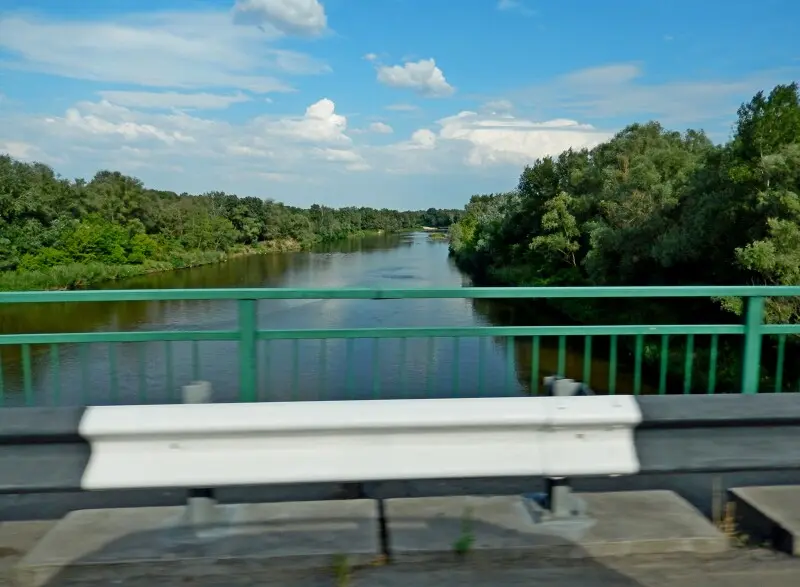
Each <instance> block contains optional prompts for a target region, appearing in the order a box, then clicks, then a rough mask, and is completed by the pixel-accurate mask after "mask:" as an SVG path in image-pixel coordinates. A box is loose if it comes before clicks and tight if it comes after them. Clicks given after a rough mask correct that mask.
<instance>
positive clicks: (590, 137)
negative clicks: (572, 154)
mask: <svg viewBox="0 0 800 587" xmlns="http://www.w3.org/2000/svg"><path fill="white" fill-rule="evenodd" d="M439 125H440V126H441V130H440V131H439V138H440V139H442V140H449V141H463V142H464V143H466V144H467V145H468V146H469V151H468V154H467V158H466V162H467V163H468V164H469V165H476V166H477V165H491V164H496V163H502V164H516V165H524V164H526V163H530V162H531V161H533V160H534V159H536V158H539V157H544V156H547V155H556V154H558V153H561V152H562V151H566V150H567V149H569V148H570V147H571V148H576V149H580V148H583V147H594V146H595V145H597V144H599V143H601V142H602V141H604V140H607V139H608V138H609V137H610V136H611V134H610V133H607V132H601V131H598V130H597V129H596V128H594V127H593V126H592V125H589V124H580V123H578V122H576V121H574V120H566V119H556V120H549V121H546V122H533V121H530V120H523V119H516V118H512V117H510V116H506V117H503V118H483V117H481V116H480V115H478V114H477V113H476V112H460V113H459V114H457V115H455V116H450V117H447V118H443V119H441V120H439Z"/></svg>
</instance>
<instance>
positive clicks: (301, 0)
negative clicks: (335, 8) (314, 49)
mask: <svg viewBox="0 0 800 587" xmlns="http://www.w3.org/2000/svg"><path fill="white" fill-rule="evenodd" d="M233 14H234V21H235V22H237V23H240V24H256V25H262V26H263V25H265V24H267V25H271V26H272V27H274V28H275V29H277V30H278V31H280V32H282V33H284V34H287V35H300V36H313V35H319V34H320V33H322V32H324V31H325V29H326V28H327V27H328V18H327V16H326V15H325V8H324V7H323V6H322V4H320V3H319V1H318V0H237V2H236V4H235V5H234V7H233Z"/></svg>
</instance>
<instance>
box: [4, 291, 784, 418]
mask: <svg viewBox="0 0 800 587" xmlns="http://www.w3.org/2000/svg"><path fill="white" fill-rule="evenodd" d="M795 296H800V287H795V286H681V287H541V288H536V287H520V288H500V287H490V288H481V287H478V288H420V289H383V288H342V289H330V288H328V289H321V288H317V289H285V288H274V289H196V290H178V289H176V290H118V291H116V290H114V291H112V290H91V291H61V292H8V293H0V309H4V308H5V309H9V308H10V309H11V310H13V311H22V312H24V311H27V310H26V308H27V306H25V304H53V303H59V304H60V303H78V304H80V303H90V302H106V303H123V302H203V301H205V302H209V301H210V302H224V301H230V302H234V303H236V304H237V311H236V324H235V328H226V329H213V330H211V329H209V330H205V329H191V330H189V329H186V330H183V329H170V330H136V329H129V330H125V329H115V330H112V331H88V332H3V333H1V334H0V358H1V359H2V360H0V401H6V399H7V398H13V400H14V401H6V404H9V403H10V404H14V405H18V404H23V405H36V404H38V403H42V402H40V401H38V400H37V398H38V397H39V396H40V395H42V394H43V393H45V392H43V391H42V389H43V388H49V389H50V391H49V392H47V393H48V397H47V399H46V400H42V401H44V403H50V404H60V403H61V402H60V400H61V397H62V395H63V394H62V391H63V388H64V385H62V383H63V381H62V380H63V379H64V369H65V366H66V365H73V366H74V364H75V363H76V362H77V363H80V366H79V368H78V367H73V368H72V375H73V376H74V377H73V379H75V380H76V381H77V383H73V385H72V388H77V387H80V388H81V390H82V391H81V393H80V394H79V395H81V397H80V398H77V399H75V398H73V400H72V403H96V402H97V400H96V398H89V397H88V395H87V394H88V393H89V391H90V390H95V389H97V388H98V387H100V388H105V389H107V390H108V401H110V402H111V403H120V402H122V403H132V402H133V396H132V395H131V393H132V392H131V393H128V392H126V391H125V390H133V389H134V388H136V389H137V390H138V400H139V402H143V403H147V401H148V399H149V400H155V401H162V402H163V401H165V400H166V401H172V400H173V399H175V398H174V397H172V395H173V394H174V392H175V390H176V389H177V387H178V386H179V385H180V384H182V383H185V382H186V381H185V380H187V379H195V380H196V379H199V378H200V376H201V370H202V368H203V367H207V366H208V360H207V359H205V358H204V357H203V356H201V350H200V346H201V345H200V343H211V344H218V345H219V344H223V345H224V344H226V343H236V344H237V346H238V349H237V351H236V357H235V361H236V366H237V367H236V369H235V371H236V375H237V376H238V383H236V384H234V385H235V387H236V392H237V393H238V397H230V396H229V397H227V398H225V399H226V400H233V399H239V400H242V401H257V400H262V399H298V398H299V397H300V396H302V395H303V393H305V392H304V391H303V390H302V389H301V388H302V387H303V386H306V387H308V386H309V385H310V383H309V382H308V380H309V376H308V373H311V372H313V373H315V377H316V379H317V380H318V387H319V390H318V391H317V395H316V396H315V397H313V398H311V399H322V398H321V397H320V396H321V395H322V394H324V393H325V390H326V389H327V390H328V391H330V389H331V387H332V386H333V387H335V386H336V385H338V384H335V385H334V384H333V383H332V380H333V379H335V378H334V377H332V376H331V375H330V374H329V373H328V371H329V370H331V369H339V371H340V372H341V373H340V374H342V375H344V377H343V378H344V379H345V380H346V393H345V392H341V390H340V392H337V393H339V396H338V397H339V399H341V398H342V397H341V396H342V395H343V396H344V397H347V398H356V397H361V398H364V397H371V398H379V397H384V396H385V395H387V394H388V395H389V396H390V397H391V396H394V397H396V396H399V397H403V396H404V394H405V395H407V394H409V393H411V394H412V395H413V393H417V392H418V391H419V390H416V389H414V390H410V386H420V385H424V388H425V393H427V394H433V395H435V393H436V390H435V389H433V388H434V387H437V386H438V387H439V388H440V389H439V390H438V391H439V393H446V394H448V395H451V396H459V395H460V394H472V395H478V396H480V395H485V394H490V395H497V394H501V395H503V394H504V395H516V394H519V393H532V394H536V393H538V392H539V391H540V385H539V381H540V380H541V376H542V375H543V374H544V373H546V372H557V373H560V374H566V375H568V376H571V377H574V378H577V379H581V380H583V381H585V382H587V383H590V384H592V385H594V386H595V387H598V386H600V387H601V388H602V389H601V391H604V392H607V393H609V394H615V393H621V392H631V393H634V394H640V393H657V394H666V393H673V392H676V391H677V392H679V393H694V392H697V391H698V390H699V391H704V392H707V393H715V392H718V391H726V392H742V393H746V394H752V393H757V392H758V391H764V390H765V389H766V386H769V387H770V388H772V389H773V390H774V391H776V392H780V391H786V390H785V389H784V388H785V387H786V385H785V383H786V381H785V376H784V375H785V374H784V372H785V366H786V365H785V364H786V353H787V351H786V347H787V339H788V337H789V336H790V335H797V334H800V324H766V323H765V321H764V304H765V300H766V299H767V298H775V297H795ZM601 298H602V299H614V298H619V299H631V298H640V299H656V298H673V299H674V298H743V299H744V300H745V304H744V308H745V315H744V317H743V318H744V319H743V320H742V322H741V323H740V324H691V325H687V324H657V325H644V324H623V325H586V326H581V325H549V326H548V325H545V326H470V327H462V326H456V327H454V326H445V327H432V326H431V327H429V326H425V327H386V328H376V327H364V328H311V329H308V328H306V329H303V328H298V329H287V328H264V327H263V325H260V324H259V322H258V302H260V301H269V300H420V299H431V300H437V299H438V300H446V299H472V300H479V299H507V300H544V299H550V300H552V299H562V300H568V299H583V300H586V299H601ZM597 337H604V338H603V339H601V340H600V343H598V344H593V342H594V341H595V339H596V338H597ZM671 337H673V338H674V337H680V340H679V342H678V344H677V345H675V343H674V340H672V339H671ZM766 337H774V340H775V344H774V345H772V346H771V347H770V350H771V352H772V356H773V358H774V361H775V368H774V371H773V374H771V375H770V378H769V380H768V381H766V380H764V377H763V376H764V374H765V371H766V370H765V369H764V368H763V365H762V359H763V356H762V355H763V349H762V347H763V341H764V340H765V338H766ZM706 338H707V339H708V346H707V347H705V346H703V348H701V344H700V343H701V342H704V341H705V339H706ZM387 339H393V341H394V342H396V343H397V348H396V349H395V348H394V347H392V348H391V349H390V351H391V352H387V351H386V349H387V346H388V343H389V341H387ZM416 339H426V340H427V343H426V345H427V346H426V347H425V348H419V349H417V348H416V347H414V348H412V345H414V344H417V343H418V342H419V341H417V340H416ZM442 339H444V343H443V342H442ZM492 339H495V340H502V339H504V340H505V345H503V344H500V345H499V346H498V349H499V350H498V351H497V352H496V353H495V354H494V355H492V353H491V351H490V350H487V349H486V345H485V344H484V343H485V341H487V340H492ZM728 339H731V340H728ZM737 339H738V340H740V341H741V342H742V344H743V350H742V351H741V353H738V354H737V355H736V356H735V360H736V361H737V365H738V366H737V370H738V373H739V374H740V377H737V379H738V383H736V384H734V387H730V385H731V384H730V383H725V388H724V389H722V390H720V389H718V386H719V385H718V380H719V379H720V375H719V373H720V370H721V369H722V371H724V370H725V369H726V368H727V369H728V371H730V366H729V365H728V364H723V363H725V362H726V361H728V362H729V361H730V357H731V356H732V355H731V354H730V348H732V347H731V344H728V343H732V342H733V341H735V340H737ZM470 340H471V341H472V342H469V341H470ZM284 341H285V342H287V343H289V344H290V345H291V348H290V349H288V352H284V351H283V350H281V349H278V348H277V347H278V346H280V344H279V343H282V342H284ZM307 341H319V347H318V350H317V356H316V358H314V359H312V361H306V360H302V359H301V354H306V355H308V353H309V352H311V348H310V347H306V346H303V345H304V344H305V342H307ZM337 341H338V342H341V343H342V344H343V345H344V349H343V355H344V357H343V359H344V360H341V353H339V354H337V353H338V351H336V349H334V348H332V347H334V346H335V344H334V343H336V342H337ZM369 341H371V342H369ZM382 341H385V344H386V345H387V346H384V345H383V344H382ZM327 342H330V345H327V344H326V343H327ZM364 342H367V343H369V344H368V345H367V346H364V345H363V344H360V345H357V344H356V343H364ZM468 342H469V344H468ZM154 343H158V344H161V343H163V344H164V346H163V359H162V360H161V361H160V363H159V367H158V369H159V370H163V371H164V377H163V381H164V394H166V397H160V398H156V397H155V395H158V394H155V393H153V392H152V390H151V389H150V388H151V387H153V385H154V381H153V375H152V372H153V371H154V368H153V367H152V353H153V349H152V345H153V344H154ZM173 343H175V345H173ZM182 343H188V344H189V345H190V349H189V350H188V352H187V353H185V354H186V355H187V356H186V357H185V358H184V359H180V361H181V365H183V366H185V367H186V368H185V369H183V372H182V373H179V374H178V375H176V374H175V362H176V358H175V353H176V349H177V348H178V347H179V346H180V345H181V344H182ZM301 343H303V345H301ZM629 343H631V344H629ZM671 343H672V346H671ZM98 344H100V345H107V348H106V350H105V351H104V352H105V356H104V365H105V366H104V367H103V369H100V368H99V365H100V363H99V362H98V363H94V364H93V365H94V367H89V366H88V361H89V358H88V351H87V350H86V347H88V346H90V345H94V346H96V345H98ZM127 344H134V345H137V349H136V351H135V352H134V353H129V352H127V351H128V349H127V347H126V350H125V352H123V353H120V352H119V348H118V345H127ZM437 344H439V345H440V346H441V344H444V346H445V348H449V351H450V352H449V356H448V357H446V358H445V357H444V356H443V355H442V353H440V352H439V351H438V350H437V349H436V345H437ZM62 345H65V346H68V345H75V346H76V348H77V350H76V351H75V352H72V350H70V353H66V354H65V351H64V350H63V348H62ZM147 345H150V346H147ZM548 345H549V346H548ZM726 345H727V346H726ZM215 348H219V349H221V348H222V347H215ZM12 349H13V350H12ZM676 349H677V352H676ZM73 350H74V349H73ZM412 351H414V352H412ZM416 351H419V352H416ZM598 351H603V352H604V353H607V354H606V355H605V357H604V358H602V359H598ZM723 351H726V352H727V353H728V354H724V353H723ZM498 353H499V355H501V356H500V357H499V358H498V357H497V356H495V355H497V354H498ZM412 354H413V355H414V357H412V356H411V355H412ZM424 354H427V365H425V366H424V369H425V370H426V374H425V375H424V377H422V376H421V375H419V373H418V372H419V371H420V368H419V365H418V364H417V363H418V362H419V357H420V356H421V355H424ZM76 355H77V356H76ZM148 355H150V356H148ZM654 356H657V359H654V358H653V357H654ZM131 357H132V358H133V359H134V361H133V362H135V363H136V365H135V367H136V373H135V374H133V375H131V377H128V378H127V379H126V381H125V382H124V385H123V386H122V387H125V389H124V390H121V383H120V376H119V374H118V368H119V364H120V363H121V362H125V363H126V364H129V363H131V361H130V359H131ZM210 358H211V359H213V360H214V361H218V362H222V361H225V362H227V363H230V361H231V356H230V354H229V351H227V350H224V351H223V350H219V351H218V352H216V353H215V354H213V355H212V356H210ZM306 358H307V357H306ZM356 361H358V362H359V363H364V364H370V365H371V369H372V375H371V376H366V377H360V378H359V377H357V376H356V374H354V373H353V371H354V369H355V367H354V363H355V362H356ZM414 361H417V363H413V362H414ZM492 361H493V362H492ZM598 361H599V362H598ZM412 363H413V364H412ZM738 363H740V365H739V364H738ZM342 365H344V369H340V367H341V366H342ZM443 366H444V369H443ZM162 367H163V369H162ZM411 367H413V369H412V368H411ZM287 369H289V370H291V372H290V373H288V374H286V376H284V375H281V374H282V373H284V372H286V370H287ZM626 369H627V371H626ZM179 370H180V369H179ZM389 370H392V373H394V374H392V375H390V377H391V378H392V379H393V386H394V389H389V387H391V386H387V385H385V382H384V381H383V379H385V378H386V375H387V372H388V371H389ZM598 370H601V371H602V373H601V374H598V372H597V371H598ZM100 371H103V378H104V379H105V381H104V382H99V383H98V379H97V373H100ZM106 371H107V373H106ZM446 371H449V374H448V373H446ZM679 371H681V372H682V373H679ZM409 372H413V373H414V374H416V375H415V377H416V379H413V378H412V379H413V380H411V379H409ZM276 377H282V379H279V380H276V381H274V382H273V381H270V378H276ZM726 377H727V379H726V381H729V380H731V377H730V373H728V374H727V375H726ZM132 378H135V379H137V382H136V383H133V382H132ZM262 378H266V379H267V387H268V388H270V389H273V390H274V389H277V388H281V387H286V388H288V389H290V390H291V397H286V396H285V395H284V396H276V395H274V393H273V394H272V395H270V393H272V392H269V393H267V394H266V395H264V394H262V392H261V390H262V389H263V388H264V385H262V382H261V379H262ZM500 378H502V382H501V381H500ZM598 378H599V379H598ZM626 378H627V379H626ZM700 378H702V379H704V384H702V385H698V380H699V379H700ZM359 379H361V380H362V381H359ZM487 379H488V380H489V382H490V383H489V384H487V383H486V380H487ZM179 380H180V381H179ZM423 380H424V383H421V382H423ZM620 380H625V381H624V382H623V383H622V384H621V383H620ZM487 385H489V386H490V387H491V389H488V390H487ZM217 387H219V386H218V385H217ZM363 388H368V389H363ZM441 388H446V389H445V390H443V389H441ZM762 388H763V389H762ZM159 393H160V392H159ZM164 394H162V395H164ZM73 395H74V394H73ZM333 399H335V397H333Z"/></svg>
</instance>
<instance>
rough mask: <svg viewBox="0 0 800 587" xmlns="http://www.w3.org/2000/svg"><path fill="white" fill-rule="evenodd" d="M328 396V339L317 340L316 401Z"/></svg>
mask: <svg viewBox="0 0 800 587" xmlns="http://www.w3.org/2000/svg"><path fill="white" fill-rule="evenodd" d="M327 395H328V339H327V338H321V339H320V340H319V394H318V395H317V400H318V401H320V400H323V399H325V398H326V396H327Z"/></svg>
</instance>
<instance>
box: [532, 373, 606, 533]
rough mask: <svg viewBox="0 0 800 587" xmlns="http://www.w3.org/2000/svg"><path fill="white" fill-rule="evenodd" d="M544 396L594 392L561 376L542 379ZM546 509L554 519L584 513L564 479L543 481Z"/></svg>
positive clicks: (564, 395)
mask: <svg viewBox="0 0 800 587" xmlns="http://www.w3.org/2000/svg"><path fill="white" fill-rule="evenodd" d="M544 390H545V394H547V395H549V396H552V397H573V396H576V395H577V396H581V395H594V391H592V389H591V388H590V387H589V386H587V385H586V384H585V383H581V382H580V381H574V380H572V379H565V378H564V377H562V376H561V375H552V376H550V377H545V378H544ZM545 490H546V493H547V496H546V507H547V508H548V509H549V510H550V514H551V515H552V516H553V517H554V518H568V517H571V516H577V515H581V514H583V513H585V512H584V511H583V510H584V507H583V503H582V501H581V500H580V499H579V498H577V497H576V496H575V495H573V493H572V487H571V486H570V484H569V479H567V478H566V477H548V478H546V479H545Z"/></svg>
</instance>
